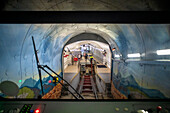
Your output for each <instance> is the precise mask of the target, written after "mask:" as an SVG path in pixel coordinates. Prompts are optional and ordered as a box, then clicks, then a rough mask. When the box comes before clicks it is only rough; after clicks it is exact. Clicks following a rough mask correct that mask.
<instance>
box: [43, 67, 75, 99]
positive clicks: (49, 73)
mask: <svg viewBox="0 0 170 113" xmlns="http://www.w3.org/2000/svg"><path fill="white" fill-rule="evenodd" d="M40 68H41V69H42V70H43V71H45V72H46V73H47V74H49V75H50V76H51V77H53V76H52V75H51V74H50V73H49V72H48V71H46V70H45V69H44V68H42V67H41V66H40ZM58 82H59V83H60V84H61V85H62V86H63V87H64V88H66V86H65V85H64V84H62V83H61V82H60V81H58ZM66 89H67V90H68V91H69V92H70V93H71V94H72V95H73V96H74V97H75V98H76V99H78V98H77V97H76V96H75V95H74V94H73V93H72V92H71V91H70V90H69V89H68V88H66Z"/></svg>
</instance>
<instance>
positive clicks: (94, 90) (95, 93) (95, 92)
mask: <svg viewBox="0 0 170 113" xmlns="http://www.w3.org/2000/svg"><path fill="white" fill-rule="evenodd" d="M90 79H91V83H92V88H93V92H94V95H95V98H96V99H98V96H97V91H96V88H95V86H94V81H93V78H92V76H91V77H90Z"/></svg>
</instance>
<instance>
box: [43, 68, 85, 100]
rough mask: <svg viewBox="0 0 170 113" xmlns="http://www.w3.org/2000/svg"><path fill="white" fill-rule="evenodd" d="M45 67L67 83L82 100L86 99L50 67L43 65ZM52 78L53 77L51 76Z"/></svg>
mask: <svg viewBox="0 0 170 113" xmlns="http://www.w3.org/2000/svg"><path fill="white" fill-rule="evenodd" d="M42 66H43V67H46V68H47V69H49V70H50V71H51V72H53V73H54V74H55V75H57V76H58V77H59V78H60V79H62V80H63V81H64V82H66V83H67V84H68V85H69V86H70V87H71V88H72V89H73V90H74V91H75V92H76V93H77V94H78V95H79V97H81V98H82V99H84V98H83V96H81V95H80V94H79V93H78V92H77V91H76V90H75V89H74V88H73V86H72V85H71V84H69V83H68V82H67V81H66V80H65V79H63V78H62V77H60V76H59V75H58V74H57V73H56V72H55V71H53V70H52V69H51V68H50V67H48V66H47V65H42ZM51 76H52V75H51Z"/></svg>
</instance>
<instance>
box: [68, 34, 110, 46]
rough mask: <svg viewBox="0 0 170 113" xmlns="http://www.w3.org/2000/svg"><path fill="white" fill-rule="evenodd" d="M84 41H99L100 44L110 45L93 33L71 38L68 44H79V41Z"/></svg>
mask: <svg viewBox="0 0 170 113" xmlns="http://www.w3.org/2000/svg"><path fill="white" fill-rule="evenodd" d="M82 40H95V41H99V42H103V43H106V44H108V42H107V41H106V40H105V39H103V38H102V37H101V36H99V35H97V34H93V33H81V34H79V35H77V36H75V37H73V38H71V39H70V40H69V41H68V42H67V44H70V43H73V42H77V41H82Z"/></svg>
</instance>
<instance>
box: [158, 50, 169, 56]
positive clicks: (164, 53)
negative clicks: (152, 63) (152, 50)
mask: <svg viewBox="0 0 170 113" xmlns="http://www.w3.org/2000/svg"><path fill="white" fill-rule="evenodd" d="M156 53H157V55H170V49H163V50H157V51H156Z"/></svg>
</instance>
